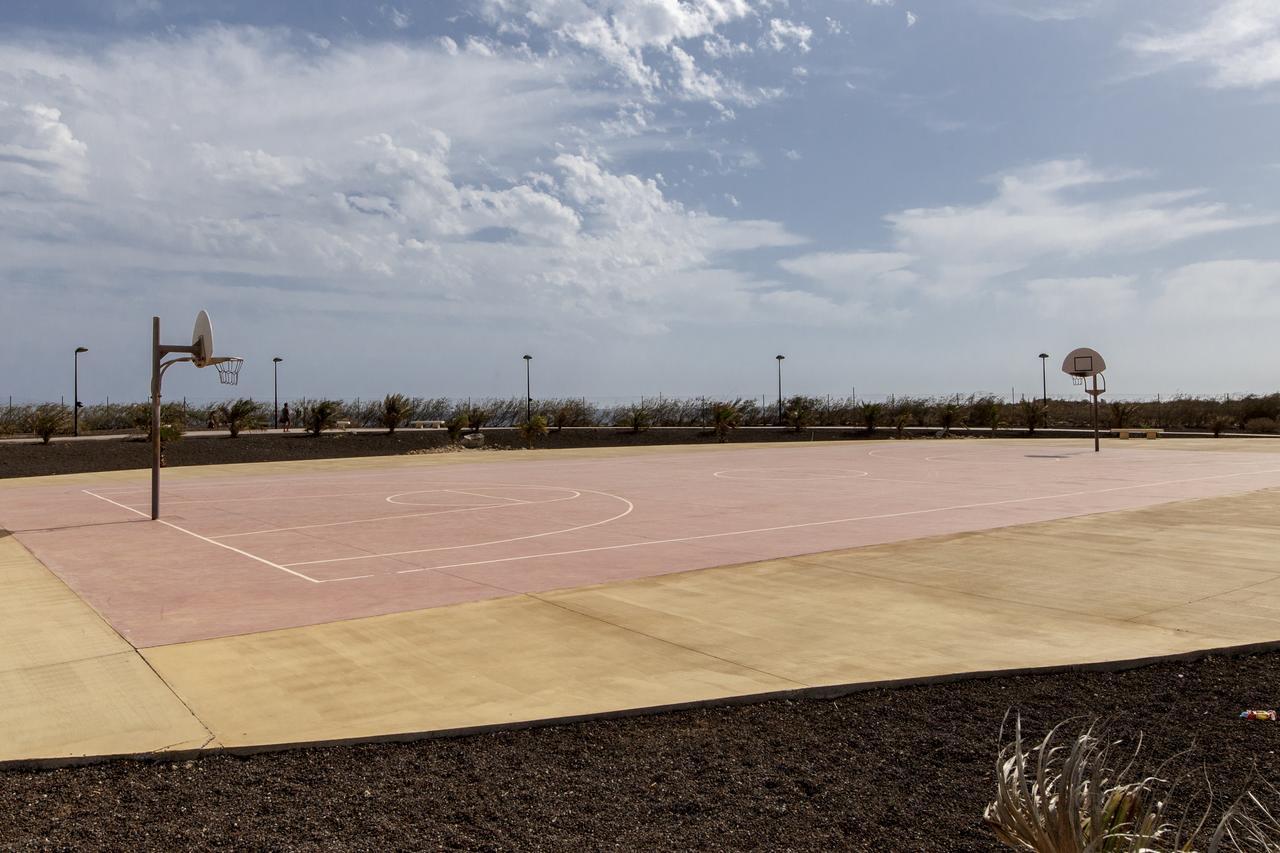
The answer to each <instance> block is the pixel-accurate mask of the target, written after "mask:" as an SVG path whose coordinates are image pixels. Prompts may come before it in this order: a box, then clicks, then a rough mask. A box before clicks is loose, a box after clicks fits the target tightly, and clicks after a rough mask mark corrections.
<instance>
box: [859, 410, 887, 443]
mask: <svg viewBox="0 0 1280 853" xmlns="http://www.w3.org/2000/svg"><path fill="white" fill-rule="evenodd" d="M858 413H859V414H860V415H861V416H862V425H863V426H864V427H866V428H867V435H874V434H875V431H876V426H877V425H878V424H879V423H880V418H882V417H883V416H884V406H883V405H881V404H880V403H863V404H862V406H861V408H860V409H859V411H858Z"/></svg>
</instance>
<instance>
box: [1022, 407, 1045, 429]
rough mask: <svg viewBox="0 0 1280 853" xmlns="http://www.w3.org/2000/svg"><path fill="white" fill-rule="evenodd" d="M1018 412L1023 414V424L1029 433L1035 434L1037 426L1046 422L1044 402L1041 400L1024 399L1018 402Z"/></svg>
mask: <svg viewBox="0 0 1280 853" xmlns="http://www.w3.org/2000/svg"><path fill="white" fill-rule="evenodd" d="M1018 414H1019V415H1021V416H1022V424H1023V426H1025V427H1026V428H1027V434H1028V435H1035V432H1036V427H1038V426H1040V425H1042V424H1043V423H1044V403H1042V402H1041V401H1039V400H1026V399H1024V400H1022V401H1021V402H1020V403H1018Z"/></svg>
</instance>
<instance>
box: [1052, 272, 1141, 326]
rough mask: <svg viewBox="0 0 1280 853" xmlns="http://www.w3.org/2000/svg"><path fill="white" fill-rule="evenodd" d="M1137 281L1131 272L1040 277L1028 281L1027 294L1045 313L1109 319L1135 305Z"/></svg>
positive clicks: (1053, 315) (1126, 312) (1120, 314)
mask: <svg viewBox="0 0 1280 853" xmlns="http://www.w3.org/2000/svg"><path fill="white" fill-rule="evenodd" d="M1135 281H1136V279H1135V278H1134V277H1133V276H1127V275H1112V276H1093V277H1085V278H1038V279H1033V280H1032V281H1029V282H1027V294H1028V296H1029V297H1030V298H1031V302H1032V305H1033V306H1034V308H1035V310H1036V313H1038V314H1040V315H1041V316H1043V317H1053V318H1065V317H1069V316H1077V317H1080V318H1085V319H1094V320H1099V321H1105V320H1107V319H1112V318H1115V317H1117V316H1123V315H1125V314H1128V313H1129V312H1130V311H1131V310H1132V309H1133V307H1134V305H1135V304H1136V303H1137V298H1138V293H1137V290H1136V289H1135V288H1134V282H1135Z"/></svg>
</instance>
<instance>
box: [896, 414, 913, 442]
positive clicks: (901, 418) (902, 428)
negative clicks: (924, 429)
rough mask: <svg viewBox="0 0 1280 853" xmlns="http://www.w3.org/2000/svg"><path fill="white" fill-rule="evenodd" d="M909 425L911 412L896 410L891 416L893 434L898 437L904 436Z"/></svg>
mask: <svg viewBox="0 0 1280 853" xmlns="http://www.w3.org/2000/svg"><path fill="white" fill-rule="evenodd" d="M909 426H911V413H910V412H906V411H902V412H898V414H897V415H895V416H894V418H893V434H894V435H895V436H897V437H898V438H906V436H907V427H909Z"/></svg>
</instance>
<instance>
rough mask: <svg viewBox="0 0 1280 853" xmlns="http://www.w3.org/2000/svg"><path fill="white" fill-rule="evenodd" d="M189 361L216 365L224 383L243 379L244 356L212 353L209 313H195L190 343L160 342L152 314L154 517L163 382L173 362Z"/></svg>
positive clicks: (157, 500) (157, 508)
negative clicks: (177, 354)
mask: <svg viewBox="0 0 1280 853" xmlns="http://www.w3.org/2000/svg"><path fill="white" fill-rule="evenodd" d="M174 353H181V355H180V356H179V357H178V358H171V359H169V360H168V361H165V360H164V357H165V356H166V355H173V354H174ZM184 361H189V362H191V363H192V364H194V365H195V366H196V367H208V366H209V365H213V366H214V367H215V368H217V370H218V381H219V382H221V383H222V384H223V385H235V384H236V383H238V382H239V381H240V365H241V364H242V363H243V362H244V359H243V358H240V357H239V356H234V355H224V356H215V355H214V354H213V323H212V322H211V321H210V320H209V314H208V312H206V311H201V312H199V313H198V314H196V322H195V326H194V328H192V330H191V345H190V346H187V345H184V344H162V343H160V318H159V317H152V318H151V520H152V521H154V520H156V519H158V518H159V517H160V386H161V384H162V383H163V381H164V372H165V371H166V370H168V369H169V368H170V367H173V365H175V364H178V363H180V362H184Z"/></svg>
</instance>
